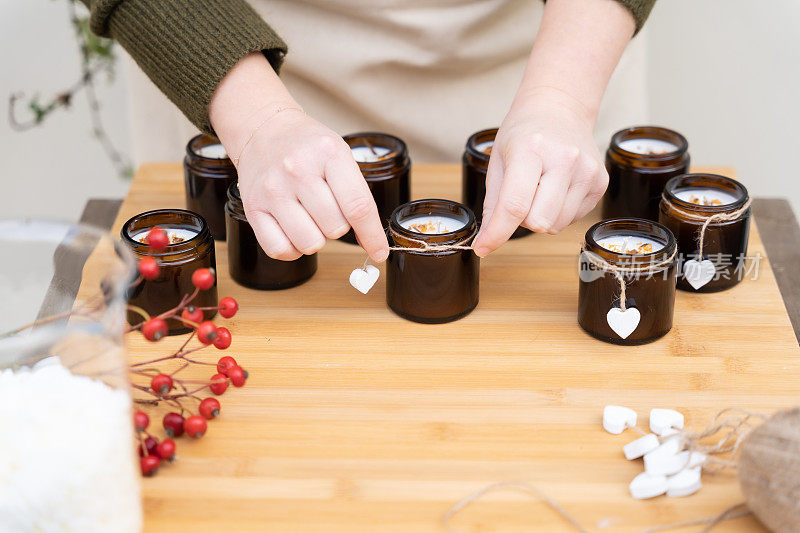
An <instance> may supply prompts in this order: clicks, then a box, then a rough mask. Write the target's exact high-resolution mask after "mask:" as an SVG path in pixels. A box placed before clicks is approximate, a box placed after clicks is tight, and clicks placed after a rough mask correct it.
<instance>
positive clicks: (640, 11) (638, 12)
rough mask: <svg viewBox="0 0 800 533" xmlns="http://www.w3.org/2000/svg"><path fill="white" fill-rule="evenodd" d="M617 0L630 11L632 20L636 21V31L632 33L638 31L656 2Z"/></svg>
mask: <svg viewBox="0 0 800 533" xmlns="http://www.w3.org/2000/svg"><path fill="white" fill-rule="evenodd" d="M617 2H619V3H620V4H622V5H623V6H625V7H626V8H627V9H628V11H630V12H631V15H633V20H635V21H636V31H635V32H634V33H633V34H634V35H636V34H637V33H639V30H641V29H642V26H644V23H645V21H647V17H649V16H650V11H652V9H653V6H654V5H655V4H656V0H617Z"/></svg>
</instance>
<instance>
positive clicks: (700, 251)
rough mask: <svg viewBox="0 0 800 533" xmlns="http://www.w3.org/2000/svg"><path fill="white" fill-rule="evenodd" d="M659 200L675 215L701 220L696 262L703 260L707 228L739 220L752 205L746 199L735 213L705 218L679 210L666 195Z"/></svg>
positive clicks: (750, 201) (749, 200) (718, 214)
mask: <svg viewBox="0 0 800 533" xmlns="http://www.w3.org/2000/svg"><path fill="white" fill-rule="evenodd" d="M661 198H662V200H664V204H666V205H667V206H668V207H669V208H670V209H672V210H673V211H675V212H676V213H680V214H681V215H683V216H685V217H686V218H688V219H690V220H695V221H698V222H699V221H701V220H702V221H703V225H702V226H701V227H700V232H699V233H698V235H697V258H698V260H701V259H703V244H704V242H705V238H706V230H707V229H708V226H709V225H710V224H713V223H715V222H730V221H732V220H737V219H739V218H740V217H741V216H742V215H744V214H745V213H746V212H747V210H748V209H750V204H751V203H753V201H752V200H751V199H750V198H748V199H747V201H746V202H745V203H744V205H743V206H742V207H740V208H739V209H737V210H736V211H731V212H730V213H717V214H715V215H711V216H708V217H706V216H703V215H698V214H697V213H692V212H691V211H686V210H684V209H681V208H680V207H678V206H677V205H675V204H674V203H673V202H671V201H670V200H669V198H667V195H666V194H662V195H661Z"/></svg>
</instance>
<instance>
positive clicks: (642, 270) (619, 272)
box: [581, 243, 678, 313]
mask: <svg viewBox="0 0 800 533" xmlns="http://www.w3.org/2000/svg"><path fill="white" fill-rule="evenodd" d="M581 253H582V254H583V255H584V257H586V259H587V261H589V262H590V263H591V264H593V265H594V266H596V267H597V268H599V269H600V270H602V271H604V272H610V273H611V274H613V275H614V277H615V278H617V281H619V292H620V296H619V308H620V310H621V311H622V312H623V313H624V312H625V310H626V309H627V305H626V303H625V301H626V300H627V295H626V292H627V285H628V284H627V283H626V281H625V275H626V274H637V275H641V274H655V273H656V272H658V271H660V270H662V269H663V268H664V267H667V266H669V265H671V264H672V261H673V259H675V255H676V254H677V253H678V251H677V248H676V249H675V250H673V252H672V253H671V254H670V256H669V257H668V258H666V259H664V260H663V261H659V262H657V263H645V264H642V265H634V264H630V265H624V266H617V265H612V264H611V263H609V262H608V261H606V260H605V259H603V258H602V257H600V256H599V255H597V254H596V253H594V252H592V251H590V250H588V249H587V248H586V243H583V245H582V246H581Z"/></svg>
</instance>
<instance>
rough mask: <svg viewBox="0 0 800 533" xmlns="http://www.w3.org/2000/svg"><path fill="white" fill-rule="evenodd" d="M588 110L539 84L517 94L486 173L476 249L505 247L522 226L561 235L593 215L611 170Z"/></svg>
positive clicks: (480, 252)
mask: <svg viewBox="0 0 800 533" xmlns="http://www.w3.org/2000/svg"><path fill="white" fill-rule="evenodd" d="M593 125H594V124H593V120H592V116H591V114H590V113H589V112H588V111H586V110H585V109H583V106H582V105H581V103H580V102H577V101H576V100H574V99H573V98H572V97H570V96H569V95H567V94H565V93H562V92H560V91H559V90H557V89H551V88H540V89H536V90H534V91H531V92H530V93H528V94H526V95H525V97H524V98H519V97H518V98H517V100H516V101H515V103H514V105H513V106H512V107H511V110H510V111H509V112H508V115H506V118H505V120H503V123H502V125H501V126H500V129H499V131H498V132H497V137H496V139H495V142H494V145H493V147H492V154H491V158H490V159H489V168H488V170H487V173H486V200H485V202H484V205H483V225H482V227H481V231H480V234H479V235H478V237H477V238H476V240H475V252H476V253H477V254H478V255H479V256H481V257H483V256H485V255H487V254H489V253H490V252H492V251H494V250H495V249H497V248H498V247H500V246H501V245H502V244H503V243H504V242H506V240H508V238H509V237H510V236H511V234H512V233H514V230H516V229H517V227H518V226H520V225H521V226H524V227H526V228H529V229H531V230H533V231H535V232H537V233H557V232H559V231H561V230H562V229H564V228H565V227H567V226H568V225H569V224H571V223H573V222H574V221H576V220H578V219H579V218H581V217H583V216H584V215H585V214H586V213H588V212H589V211H590V210H591V209H592V208H593V207H594V206H595V204H596V203H597V201H598V200H599V199H600V197H601V196H602V195H603V192H604V191H605V189H606V185H607V184H608V174H607V172H606V169H605V167H604V165H603V161H602V158H601V155H600V152H599V150H598V149H597V145H596V144H595V141H594V137H593V135H592V128H593Z"/></svg>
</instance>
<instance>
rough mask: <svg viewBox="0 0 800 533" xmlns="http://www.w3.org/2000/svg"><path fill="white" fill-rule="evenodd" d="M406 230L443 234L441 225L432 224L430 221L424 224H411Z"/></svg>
mask: <svg viewBox="0 0 800 533" xmlns="http://www.w3.org/2000/svg"><path fill="white" fill-rule="evenodd" d="M408 229H410V230H411V231H416V232H417V233H444V232H443V231H442V224H441V223H438V224H434V223H433V222H432V221H428V222H425V223H424V224H411V225H410V226H409V227H408Z"/></svg>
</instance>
